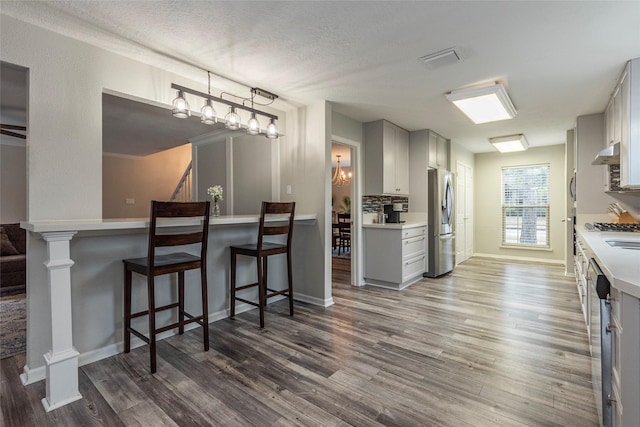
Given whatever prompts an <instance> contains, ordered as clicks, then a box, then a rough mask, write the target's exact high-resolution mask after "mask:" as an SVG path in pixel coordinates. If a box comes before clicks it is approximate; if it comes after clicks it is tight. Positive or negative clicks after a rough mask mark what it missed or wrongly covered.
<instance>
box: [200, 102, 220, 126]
mask: <svg viewBox="0 0 640 427" xmlns="http://www.w3.org/2000/svg"><path fill="white" fill-rule="evenodd" d="M200 121H201V122H202V123H204V124H205V125H213V124H215V123H216V122H217V121H218V115H217V114H216V110H215V109H214V108H213V105H212V101H211V100H210V99H208V100H207V102H206V103H205V104H204V107H202V110H200Z"/></svg>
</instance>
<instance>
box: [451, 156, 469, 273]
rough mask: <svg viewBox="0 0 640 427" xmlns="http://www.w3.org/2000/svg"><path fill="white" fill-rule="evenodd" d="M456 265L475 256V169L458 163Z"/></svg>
mask: <svg viewBox="0 0 640 427" xmlns="http://www.w3.org/2000/svg"><path fill="white" fill-rule="evenodd" d="M455 179H456V203H455V206H456V221H455V223H456V230H455V232H456V240H455V242H456V264H460V263H462V262H464V261H466V260H467V259H469V258H471V256H472V255H473V168H472V167H471V166H469V165H466V164H464V163H461V162H456V178H455Z"/></svg>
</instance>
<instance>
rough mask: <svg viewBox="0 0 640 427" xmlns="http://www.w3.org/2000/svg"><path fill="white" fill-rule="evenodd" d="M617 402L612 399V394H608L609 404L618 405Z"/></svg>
mask: <svg viewBox="0 0 640 427" xmlns="http://www.w3.org/2000/svg"><path fill="white" fill-rule="evenodd" d="M616 402H617V400H616V399H614V398H613V397H611V394H607V403H608V404H609V406H611V404H612V403H616Z"/></svg>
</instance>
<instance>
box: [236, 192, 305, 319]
mask: <svg viewBox="0 0 640 427" xmlns="http://www.w3.org/2000/svg"><path fill="white" fill-rule="evenodd" d="M295 207H296V204H295V202H262V208H261V209H260V224H259V227H258V240H257V242H256V243H252V244H247V245H242V246H231V285H230V288H231V289H230V290H231V292H230V299H231V303H230V305H231V307H230V316H229V317H231V318H233V317H235V314H236V300H237V301H241V302H244V303H246V304H250V305H253V306H256V307H258V308H259V309H260V327H261V328H264V310H265V307H266V305H267V299H268V298H272V297H275V296H278V295H285V296H287V297H288V299H289V315H290V316H293V271H292V263H291V241H292V238H293V218H294V212H295ZM267 219H269V220H270V221H269V222H268V223H267ZM265 236H269V237H272V236H280V237H279V238H280V240H284V241H285V242H286V243H281V242H273V241H266V240H265V239H264V238H265ZM278 254H285V255H286V258H287V277H288V284H287V287H286V288H285V289H281V290H274V289H271V288H269V287H268V283H267V277H268V269H267V265H268V263H267V260H268V258H269V257H270V256H273V255H278ZM238 255H244V256H249V257H254V258H256V264H257V272H258V277H257V282H255V283H250V284H247V285H241V286H237V284H236V269H237V257H238ZM256 286H257V287H258V301H257V302H256V301H250V300H248V299H245V298H241V297H238V296H237V295H236V294H237V292H238V291H240V290H243V289H248V288H252V287H256Z"/></svg>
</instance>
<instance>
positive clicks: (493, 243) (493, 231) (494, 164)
mask: <svg viewBox="0 0 640 427" xmlns="http://www.w3.org/2000/svg"><path fill="white" fill-rule="evenodd" d="M544 163H549V165H550V174H551V175H550V178H549V187H550V192H549V203H550V206H551V209H550V221H549V223H550V240H551V241H550V243H551V250H532V249H513V248H501V247H500V244H501V241H502V205H501V203H502V202H501V180H502V167H504V166H526V165H536V164H544ZM564 166H565V161H564V144H561V145H552V146H547V147H539V148H529V149H528V150H527V151H521V152H517V153H504V154H502V153H498V152H495V153H481V154H476V155H475V168H474V178H475V182H474V209H473V211H474V216H475V220H474V253H475V254H480V255H490V256H499V257H505V258H522V259H540V260H548V261H559V262H564V238H565V233H564V224H565V223H564V222H562V219H563V218H564V206H565V203H564V201H565V185H564Z"/></svg>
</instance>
